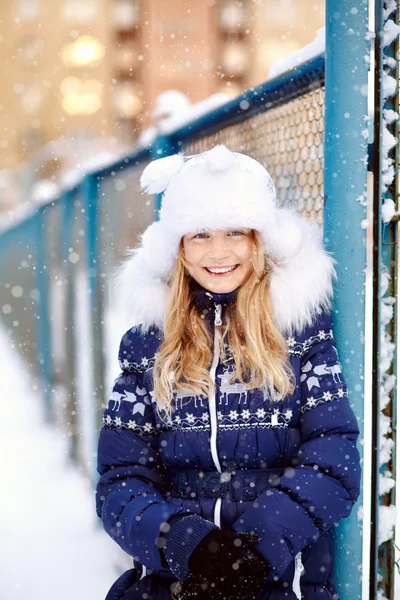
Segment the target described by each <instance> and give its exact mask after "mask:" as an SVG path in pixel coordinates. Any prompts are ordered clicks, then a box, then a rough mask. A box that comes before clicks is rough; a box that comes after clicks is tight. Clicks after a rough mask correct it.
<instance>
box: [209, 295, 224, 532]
mask: <svg viewBox="0 0 400 600" xmlns="http://www.w3.org/2000/svg"><path fill="white" fill-rule="evenodd" d="M214 307H215V317H214V355H213V360H212V363H211V368H210V377H211V379H212V380H213V382H214V386H215V391H214V394H213V395H212V396H210V398H209V402H208V410H209V413H210V427H211V434H210V449H211V456H212V459H213V461H214V465H215V468H216V469H217V471H218V472H219V473H221V472H222V469H221V464H220V462H219V458H218V450H217V429H218V426H217V399H216V395H217V385H216V377H215V373H216V370H217V366H218V362H219V337H218V334H217V329H216V328H217V327H219V326H220V325H222V319H221V313H222V306H221V304H215V303H214ZM221 504H222V498H217V500H216V502H215V507H214V523H215V524H216V525H217V527H221Z"/></svg>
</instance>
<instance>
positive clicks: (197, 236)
mask: <svg viewBox="0 0 400 600" xmlns="http://www.w3.org/2000/svg"><path fill="white" fill-rule="evenodd" d="M206 237H208V234H207V233H204V232H200V233H197V234H196V235H195V236H193V239H194V240H203V239H205V238H206Z"/></svg>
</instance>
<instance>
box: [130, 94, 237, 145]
mask: <svg viewBox="0 0 400 600" xmlns="http://www.w3.org/2000/svg"><path fill="white" fill-rule="evenodd" d="M177 94H179V96H177ZM181 96H184V94H181V92H177V91H176V90H169V91H167V92H163V93H162V94H161V95H160V96H159V97H158V98H157V100H156V108H155V110H154V113H153V117H154V118H155V121H156V122H155V125H152V126H151V127H149V128H147V129H144V130H143V131H142V133H141V135H140V137H139V147H141V148H147V147H149V146H151V145H152V144H153V142H154V140H155V138H156V137H157V135H169V134H171V133H174V132H175V131H177V130H178V129H180V128H181V127H184V126H185V125H189V124H190V123H194V122H195V121H196V120H197V119H199V118H200V117H203V116H204V115H206V114H208V113H210V112H212V111H213V110H216V109H217V108H220V107H221V106H224V104H226V103H227V102H229V101H230V100H231V99H232V98H231V96H229V94H225V93H222V92H220V93H217V94H212V95H211V96H209V97H208V98H206V99H205V100H201V101H200V102H195V103H194V104H191V103H190V100H189V99H188V98H187V97H186V96H185V98H186V101H183V99H182V98H181ZM178 99H179V101H177V100H178Z"/></svg>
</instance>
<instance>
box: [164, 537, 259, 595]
mask: <svg viewBox="0 0 400 600" xmlns="http://www.w3.org/2000/svg"><path fill="white" fill-rule="evenodd" d="M259 541H260V538H259V537H258V536H256V535H251V534H247V533H236V532H234V531H222V530H220V529H215V530H213V531H211V532H210V533H209V534H208V535H207V536H206V537H205V538H204V539H203V540H202V542H200V544H199V545H198V546H197V547H196V549H195V550H194V551H193V553H192V554H191V556H190V558H189V574H188V577H187V578H186V579H185V581H183V582H179V583H177V584H175V585H174V586H173V589H172V597H173V599H174V600H187V599H189V598H197V599H198V600H200V599H202V598H204V599H205V598H207V600H209V599H210V598H215V599H216V600H238V599H239V598H240V599H241V600H251V599H253V598H255V596H256V594H257V592H258V591H259V590H260V589H261V588H262V586H263V585H264V583H265V579H266V576H267V564H266V563H265V561H264V560H263V559H262V558H261V556H260V555H259V554H258V553H257V552H256V551H255V550H254V547H255V546H256V545H257V544H258V542H259Z"/></svg>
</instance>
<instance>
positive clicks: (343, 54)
mask: <svg viewBox="0 0 400 600" xmlns="http://www.w3.org/2000/svg"><path fill="white" fill-rule="evenodd" d="M367 29H368V0H340V1H339V2H338V0H327V1H326V57H325V69H326V70H325V82H326V87H325V173H324V179H325V201H326V204H325V212H324V239H325V245H326V247H327V249H328V250H329V251H332V252H333V254H334V256H335V258H336V260H337V267H336V270H337V274H338V280H337V282H336V283H335V305H334V310H333V326H334V331H335V336H336V340H337V344H338V351H339V356H340V358H341V362H342V365H343V371H344V376H345V378H346V382H347V384H348V387H349V398H350V403H351V405H352V407H353V409H354V411H355V414H356V416H357V419H358V422H359V425H360V428H361V436H360V438H361V439H363V437H364V436H363V426H364V422H363V414H364V408H363V405H364V394H363V389H364V337H365V331H364V329H365V272H364V269H365V267H366V245H365V244H366V239H365V237H366V236H365V230H364V229H362V228H361V221H362V220H363V219H365V218H366V206H365V204H366V184H367V161H366V156H367V151H368V148H367V140H366V139H365V136H364V135H363V132H364V131H365V129H366V127H367V124H366V121H365V116H366V115H367V112H368V105H367V94H368V68H367V64H366V62H365V58H364V57H365V55H367V54H368V53H369V47H368V44H367V41H366V39H365V35H366V32H367ZM360 199H361V201H360ZM359 449H360V452H361V454H362V447H359ZM359 504H362V498H360V499H359V501H358V504H357V505H356V507H354V509H353V512H352V514H351V516H350V517H349V518H348V519H346V520H345V521H342V522H341V523H340V524H339V526H338V527H337V528H335V544H336V554H335V556H336V562H335V583H336V588H337V591H338V594H339V597H340V599H341V600H357V599H360V598H361V589H362V588H361V571H360V568H361V565H362V537H361V535H360V534H361V527H362V522H359V521H358V520H357V508H358V505H359Z"/></svg>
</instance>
